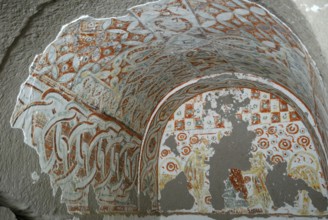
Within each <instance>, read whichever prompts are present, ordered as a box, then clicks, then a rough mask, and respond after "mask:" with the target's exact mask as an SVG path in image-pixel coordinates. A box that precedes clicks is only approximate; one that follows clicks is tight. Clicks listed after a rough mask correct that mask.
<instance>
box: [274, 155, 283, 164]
mask: <svg viewBox="0 0 328 220" xmlns="http://www.w3.org/2000/svg"><path fill="white" fill-rule="evenodd" d="M271 162H272V163H274V164H278V163H281V162H284V158H283V157H282V156H280V155H278V154H275V155H273V156H272V157H271Z"/></svg>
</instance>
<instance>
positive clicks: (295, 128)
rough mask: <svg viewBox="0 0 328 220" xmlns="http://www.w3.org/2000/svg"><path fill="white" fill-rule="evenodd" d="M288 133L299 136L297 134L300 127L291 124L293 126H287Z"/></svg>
mask: <svg viewBox="0 0 328 220" xmlns="http://www.w3.org/2000/svg"><path fill="white" fill-rule="evenodd" d="M286 131H287V132H288V133H289V134H297V132H298V131H299V128H298V125H297V124H294V123H291V124H289V125H287V127H286Z"/></svg>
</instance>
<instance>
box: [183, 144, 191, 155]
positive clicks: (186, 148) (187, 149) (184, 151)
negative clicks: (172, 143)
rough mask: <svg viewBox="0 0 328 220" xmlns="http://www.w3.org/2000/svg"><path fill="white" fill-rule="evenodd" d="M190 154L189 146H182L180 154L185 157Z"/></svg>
mask: <svg viewBox="0 0 328 220" xmlns="http://www.w3.org/2000/svg"><path fill="white" fill-rule="evenodd" d="M190 152H191V148H190V147H189V146H184V147H183V148H182V152H181V154H182V155H183V156H187V155H189V154H190Z"/></svg>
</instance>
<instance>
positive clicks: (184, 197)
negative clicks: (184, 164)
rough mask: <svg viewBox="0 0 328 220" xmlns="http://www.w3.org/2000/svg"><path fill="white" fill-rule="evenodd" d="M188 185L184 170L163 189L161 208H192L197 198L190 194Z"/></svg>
mask: <svg viewBox="0 0 328 220" xmlns="http://www.w3.org/2000/svg"><path fill="white" fill-rule="evenodd" d="M187 185H188V182H187V178H186V175H185V174H184V173H183V172H181V173H180V174H179V175H178V176H177V177H176V178H175V179H174V180H171V181H170V182H168V183H167V184H166V185H165V188H164V189H163V190H162V191H161V195H162V196H161V199H160V204H161V209H162V210H163V211H168V210H178V209H191V208H192V207H193V205H194V202H195V199H194V197H193V196H192V195H190V193H189V191H188V187H187Z"/></svg>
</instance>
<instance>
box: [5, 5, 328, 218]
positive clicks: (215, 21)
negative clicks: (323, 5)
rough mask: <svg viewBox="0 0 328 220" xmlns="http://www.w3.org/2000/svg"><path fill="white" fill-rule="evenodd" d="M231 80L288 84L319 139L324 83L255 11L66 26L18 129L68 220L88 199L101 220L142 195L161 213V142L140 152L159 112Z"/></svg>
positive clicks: (22, 106) (142, 10) (141, 16)
mask: <svg viewBox="0 0 328 220" xmlns="http://www.w3.org/2000/svg"><path fill="white" fill-rule="evenodd" d="M45 5H47V4H45ZM0 69H2V66H1V68H0ZM227 70H230V71H241V72H252V73H254V74H255V75H259V76H263V77H268V78H270V79H272V80H273V81H275V82H279V83H281V84H282V85H284V86H286V87H288V88H289V89H290V90H291V91H292V92H293V93H294V94H297V95H298V96H300V97H301V98H302V100H303V101H304V102H305V103H306V105H307V106H308V107H309V108H310V110H311V111H312V113H315V114H314V115H315V116H316V117H315V122H318V127H319V129H322V127H323V125H322V124H324V123H323V122H325V121H328V118H325V117H324V116H325V111H326V107H325V102H326V99H325V95H326V92H325V89H324V88H323V84H322V81H321V80H320V76H319V74H318V72H317V70H316V68H315V67H314V65H313V63H312V61H311V58H310V57H309V55H308V53H307V51H306V50H305V49H304V47H303V45H302V44H301V43H300V42H299V41H298V39H297V38H296V37H295V35H294V34H293V33H291V31H290V30H289V29H288V28H287V27H286V26H284V25H283V24H282V23H281V22H280V21H279V20H278V19H277V18H276V17H274V16H273V15H272V14H270V13H269V12H268V11H266V10H265V9H264V8H262V7H261V6H259V5H256V4H254V3H250V2H246V1H236V0H235V1H182V0H179V1H178V0H177V1H159V2H156V3H150V4H147V5H142V6H137V7H134V8H132V9H130V14H129V15H127V16H123V17H117V18H106V19H94V18H91V17H85V16H84V17H81V18H80V19H78V20H75V21H74V22H72V23H70V24H68V25H66V26H64V27H63V29H62V30H61V32H60V33H59V35H58V36H57V38H56V39H55V40H54V41H53V42H52V43H51V44H50V45H49V46H48V47H47V48H46V49H45V50H44V52H43V53H42V54H40V55H38V56H37V57H36V58H35V60H34V62H33V64H32V66H31V68H30V76H29V77H28V79H27V80H26V81H25V83H24V84H23V85H22V87H21V92H20V94H19V97H18V99H17V103H16V107H15V110H14V113H13V116H12V119H11V123H12V126H13V127H17V128H21V129H22V130H24V134H25V142H26V143H27V144H28V145H30V146H31V147H32V148H33V149H35V150H36V151H37V153H38V157H39V161H40V165H41V171H42V172H44V173H47V174H48V175H49V176H50V184H51V186H52V187H53V192H54V195H55V194H56V192H58V193H57V197H58V195H59V196H60V194H61V201H62V202H64V203H66V205H67V207H68V211H69V212H70V213H87V212H88V211H89V204H88V200H90V199H89V197H88V196H90V194H91V195H94V197H95V199H94V200H95V202H94V203H95V204H96V206H99V207H98V208H99V211H100V212H134V211H136V210H137V209H138V204H137V203H138V202H137V200H138V199H137V197H138V196H140V192H141V193H146V195H145V197H147V196H148V197H147V198H151V202H152V204H151V207H150V208H149V209H154V207H155V209H156V206H154V202H153V201H156V200H157V199H158V197H157V192H158V191H157V190H156V187H157V184H156V181H155V178H157V175H153V176H152V177H149V176H150V175H152V174H153V173H154V171H153V170H152V169H153V168H154V167H157V166H156V165H157V162H158V158H159V157H157V156H158V155H157V156H156V152H157V150H158V149H157V148H156V147H155V146H154V145H156V144H157V145H158V141H159V140H160V138H157V140H155V139H150V140H155V142H154V141H153V142H147V141H142V140H146V139H147V137H145V136H144V137H143V135H144V133H145V131H146V128H147V124H149V123H152V122H151V121H150V117H151V115H152V114H153V111H154V109H155V108H156V106H157V104H158V103H159V102H160V101H161V100H162V98H163V97H165V96H166V95H167V94H168V93H169V92H170V91H172V90H173V89H174V88H176V87H177V86H178V85H180V84H182V83H184V82H186V81H188V80H192V79H194V78H198V77H202V76H208V75H211V74H218V73H222V72H225V71H227ZM13 72H16V71H13ZM163 73H164V74H163ZM308 82H311V83H308ZM313 85H315V87H314V86H313ZM204 88H205V87H204V86H203V87H200V89H204ZM195 91H199V90H197V87H195ZM195 91H193V92H195ZM315 92H316V96H315V97H314V94H315ZM181 97H184V94H183V93H181V94H180V96H179V97H178V96H177V97H176V98H177V99H179V98H181ZM175 104H176V105H177V103H175ZM176 105H174V104H173V105H172V107H173V109H175V108H174V107H177V106H176ZM178 106H179V105H178ZM169 107H170V106H168V107H167V108H169ZM319 116H321V117H319ZM320 120H321V121H320ZM326 124H328V123H326ZM158 130H160V129H158ZM322 130H323V131H325V130H324V129H322ZM322 130H320V131H322ZM322 133H323V134H324V132H322ZM160 135H161V133H158V136H160ZM171 142H172V138H171V139H170V140H168V144H169V145H171V144H170V143H171ZM142 143H146V144H148V143H151V145H143V146H141V145H142ZM140 146H141V148H140ZM172 148H173V151H174V152H175V154H176V155H177V154H178V153H179V152H178V145H177V146H176V148H174V147H172ZM154 149H155V151H153V150H154ZM317 150H318V152H319V155H320V156H322V158H323V159H322V160H323V161H326V160H325V159H324V156H325V155H324V149H323V148H321V147H320V148H318V149H317ZM140 152H141V155H140V157H139V153H140ZM154 152H155V153H154ZM153 153H154V154H153ZM154 155H155V156H156V157H153V156H154ZM138 168H139V171H138ZM149 170H150V172H149ZM30 173H31V172H30ZM139 174H140V175H139ZM138 175H139V176H138ZM34 177H35V178H36V179H37V177H36V175H34ZM137 178H139V181H137ZM186 178H188V177H186ZM139 184H140V185H141V186H140V185H139ZM138 185H139V186H138ZM148 202H149V201H148ZM95 204H94V205H95ZM139 206H141V205H140V204H139Z"/></svg>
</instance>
